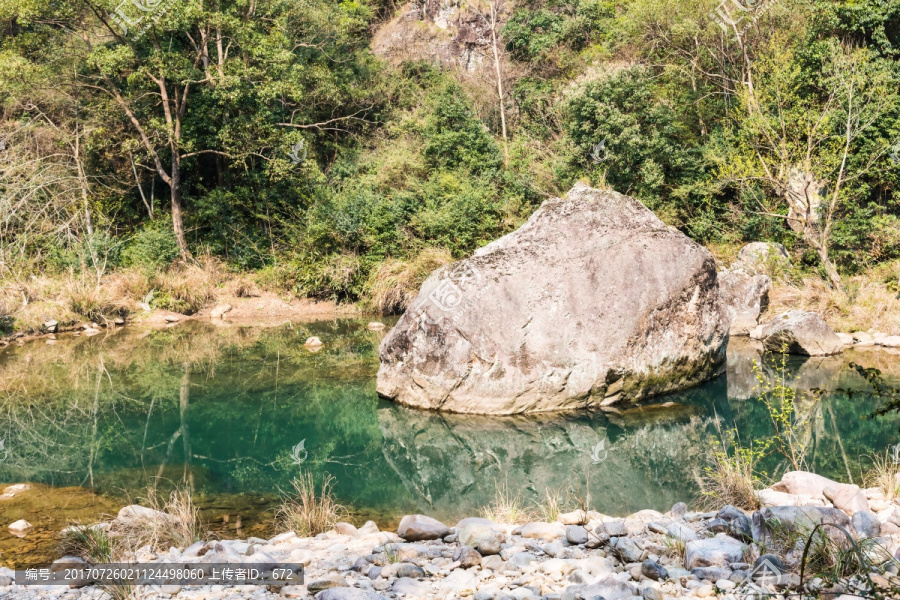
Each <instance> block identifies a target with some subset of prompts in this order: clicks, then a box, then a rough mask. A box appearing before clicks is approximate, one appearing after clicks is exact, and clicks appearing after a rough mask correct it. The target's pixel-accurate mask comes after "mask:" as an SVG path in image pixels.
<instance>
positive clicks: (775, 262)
mask: <svg viewBox="0 0 900 600" xmlns="http://www.w3.org/2000/svg"><path fill="white" fill-rule="evenodd" d="M790 266H791V257H790V255H789V254H788V252H787V250H786V249H785V247H784V246H782V245H781V244H776V243H774V242H752V243H750V244H747V245H746V246H744V247H743V248H741V251H740V252H739V253H738V257H737V259H736V260H735V261H734V263H733V264H732V265H731V269H732V270H742V271H744V272H745V273H748V274H750V275H769V276H774V275H777V274H778V273H780V272H782V271H784V270H785V269H787V268H789V267H790Z"/></svg>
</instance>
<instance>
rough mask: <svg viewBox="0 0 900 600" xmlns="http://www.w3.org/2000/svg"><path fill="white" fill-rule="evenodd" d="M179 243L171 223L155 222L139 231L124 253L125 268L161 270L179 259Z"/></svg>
mask: <svg viewBox="0 0 900 600" xmlns="http://www.w3.org/2000/svg"><path fill="white" fill-rule="evenodd" d="M178 255H179V252H178V243H177V242H176V241H175V234H174V233H173V232H172V225H171V223H166V222H164V221H154V222H152V223H150V224H149V225H147V226H146V227H144V228H143V229H141V230H140V231H138V232H137V233H136V234H135V235H134V237H133V238H132V240H131V242H130V243H129V244H128V245H127V246H126V247H125V250H124V251H122V263H123V264H124V265H125V266H129V267H130V266H134V267H145V268H151V269H155V268H159V267H165V266H167V265H169V264H171V263H172V261H174V260H175V259H176V258H178Z"/></svg>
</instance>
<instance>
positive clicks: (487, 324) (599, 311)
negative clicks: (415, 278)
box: [377, 184, 728, 414]
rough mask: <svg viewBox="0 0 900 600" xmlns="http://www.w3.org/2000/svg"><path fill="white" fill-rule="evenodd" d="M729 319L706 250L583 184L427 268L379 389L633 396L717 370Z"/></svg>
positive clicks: (536, 400)
mask: <svg viewBox="0 0 900 600" xmlns="http://www.w3.org/2000/svg"><path fill="white" fill-rule="evenodd" d="M576 240H577V242H576ZM727 326H728V318H727V316H726V315H725V312H724V309H723V307H722V304H721V302H720V300H719V292H718V286H717V283H716V270H715V263H714V261H713V259H712V256H711V255H710V254H709V252H708V251H707V250H706V249H705V248H703V247H701V246H699V245H698V244H696V243H694V242H693V241H691V240H690V239H688V238H687V237H686V236H684V235H683V234H681V233H680V232H678V231H676V230H674V229H672V228H669V227H667V226H666V225H665V224H664V223H663V222H662V221H660V220H659V219H658V218H657V217H656V216H655V215H654V214H653V213H652V212H651V211H649V210H648V209H647V208H646V207H644V206H643V205H642V204H640V203H639V202H638V201H636V200H634V199H632V198H629V197H627V196H623V195H621V194H617V193H614V192H604V191H600V190H595V189H592V188H589V187H587V186H585V185H582V184H579V185H576V186H575V187H574V188H572V190H571V191H570V192H569V193H568V194H567V196H566V198H565V199H552V200H548V201H546V202H545V203H544V204H543V205H542V206H541V208H540V209H538V210H537V211H536V212H535V213H534V215H532V217H531V218H530V219H529V220H528V222H527V223H526V224H525V225H523V226H522V227H520V228H519V229H518V230H517V231H515V232H513V233H511V234H509V235H507V236H504V237H503V238H500V239H499V240H496V241H494V242H493V243H491V244H488V245H487V246H485V247H484V248H481V249H480V250H478V251H477V252H476V253H475V255H474V256H472V257H471V258H468V259H465V260H462V261H459V262H457V263H454V264H453V265H449V266H447V267H443V268H441V269H439V270H437V271H435V272H434V273H432V274H431V276H430V277H429V278H428V279H427V280H426V282H425V283H424V284H423V285H422V289H421V290H420V292H419V295H418V297H417V298H416V300H415V301H414V302H413V303H412V304H411V305H410V308H409V309H408V310H407V311H406V313H405V314H404V315H403V317H402V318H401V319H400V321H399V322H398V323H397V325H396V326H395V327H394V328H393V329H392V330H391V331H390V332H389V333H388V335H387V336H386V337H385V339H384V340H383V342H382V344H381V348H380V350H379V354H380V357H381V368H380V369H379V371H378V385H377V389H378V393H379V394H381V395H382V396H384V397H387V398H389V399H392V400H395V401H397V402H399V403H401V404H406V405H409V406H414V407H417V408H427V409H435V410H445V411H452V412H463V413H482V414H514V413H522V412H536V411H547V410H560V409H574V408H583V407H588V406H597V405H608V404H614V403H617V402H621V401H625V400H638V399H642V398H646V397H650V396H654V395H657V394H662V393H665V392H670V391H675V390H680V389H684V388H687V387H690V386H692V385H695V384H697V383H699V382H701V381H704V380H706V379H709V378H710V377H712V376H714V375H716V374H718V373H719V372H720V370H721V367H722V366H723V363H724V359H725V342H726V339H727Z"/></svg>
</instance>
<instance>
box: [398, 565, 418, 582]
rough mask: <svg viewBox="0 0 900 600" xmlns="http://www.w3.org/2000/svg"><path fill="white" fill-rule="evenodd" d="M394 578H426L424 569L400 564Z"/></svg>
mask: <svg viewBox="0 0 900 600" xmlns="http://www.w3.org/2000/svg"><path fill="white" fill-rule="evenodd" d="M394 576H395V577H408V578H412V579H417V578H419V577H425V571H424V570H423V569H422V567H419V566H417V565H414V564H412V563H399V564H398V565H397V569H396V571H394Z"/></svg>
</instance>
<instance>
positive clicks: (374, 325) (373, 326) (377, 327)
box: [366, 321, 385, 331]
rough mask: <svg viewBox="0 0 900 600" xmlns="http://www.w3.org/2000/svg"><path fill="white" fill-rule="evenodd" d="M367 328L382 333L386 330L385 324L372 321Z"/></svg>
mask: <svg viewBox="0 0 900 600" xmlns="http://www.w3.org/2000/svg"><path fill="white" fill-rule="evenodd" d="M366 327H367V328H368V329H370V330H372V331H380V330H382V329H384V327H385V325H384V323H379V322H378V321H372V322H371V323H369V324H368V325H366Z"/></svg>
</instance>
